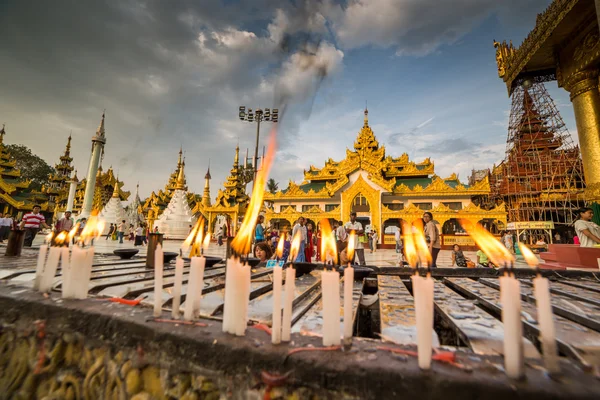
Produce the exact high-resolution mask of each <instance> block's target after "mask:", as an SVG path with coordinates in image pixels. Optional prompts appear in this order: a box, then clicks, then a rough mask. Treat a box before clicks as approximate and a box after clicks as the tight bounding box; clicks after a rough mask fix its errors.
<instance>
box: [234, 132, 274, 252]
mask: <svg viewBox="0 0 600 400" xmlns="http://www.w3.org/2000/svg"><path fill="white" fill-rule="evenodd" d="M276 139H277V129H276V127H273V129H271V134H270V136H269V146H268V148H267V154H266V155H265V157H264V163H263V167H262V169H261V170H260V171H258V174H256V180H255V181H254V189H253V190H252V196H251V197H250V204H249V205H248V209H247V210H246V215H244V221H243V222H242V226H241V227H240V230H239V232H238V233H237V235H235V238H233V241H232V242H231V247H232V248H233V249H234V250H235V251H236V252H237V253H238V254H240V255H246V254H248V253H250V250H251V248H252V238H253V237H254V228H255V226H256V220H257V219H258V215H259V214H260V209H261V208H262V206H263V196H264V194H265V185H266V182H267V177H268V176H269V171H270V170H271V167H272V165H273V161H274V159H275V149H276V147H277V140H276Z"/></svg>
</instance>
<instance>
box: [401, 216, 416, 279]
mask: <svg viewBox="0 0 600 400" xmlns="http://www.w3.org/2000/svg"><path fill="white" fill-rule="evenodd" d="M402 240H403V241H404V254H405V255H406V261H408V265H410V266H411V268H417V264H418V263H419V253H417V246H416V245H415V237H414V236H413V232H412V225H410V224H409V223H408V222H405V221H402Z"/></svg>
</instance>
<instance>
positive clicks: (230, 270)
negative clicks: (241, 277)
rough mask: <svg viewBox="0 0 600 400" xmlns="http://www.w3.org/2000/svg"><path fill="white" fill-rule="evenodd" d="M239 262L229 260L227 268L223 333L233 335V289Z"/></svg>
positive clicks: (232, 259)
mask: <svg viewBox="0 0 600 400" xmlns="http://www.w3.org/2000/svg"><path fill="white" fill-rule="evenodd" d="M236 264H237V260H236V259H234V258H233V257H232V258H230V259H228V260H227V266H226V269H225V304H224V306H223V332H229V333H231V330H232V326H233V322H232V321H233V318H234V315H233V313H234V312H235V310H234V306H235V305H234V304H233V301H234V292H235V288H234V287H233V285H234V282H235V275H236V273H237V268H236Z"/></svg>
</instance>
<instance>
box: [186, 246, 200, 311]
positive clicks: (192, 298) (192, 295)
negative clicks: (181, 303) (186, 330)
mask: <svg viewBox="0 0 600 400" xmlns="http://www.w3.org/2000/svg"><path fill="white" fill-rule="evenodd" d="M194 258H197V257H192V259H194ZM197 293H198V269H197V268H192V266H190V275H189V277H188V286H187V292H186V295H185V307H184V310H183V319H185V320H186V321H191V320H193V319H194V304H195V303H196V295H197Z"/></svg>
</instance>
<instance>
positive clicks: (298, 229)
mask: <svg viewBox="0 0 600 400" xmlns="http://www.w3.org/2000/svg"><path fill="white" fill-rule="evenodd" d="M297 234H299V235H300V237H301V239H300V249H298V255H297V256H296V259H295V260H293V261H294V262H306V257H305V256H304V247H305V245H306V240H307V238H308V232H307V230H306V227H305V226H304V217H300V218H298V221H297V222H296V225H294V228H293V229H292V241H293V240H294V238H295V237H296V235H297Z"/></svg>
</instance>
